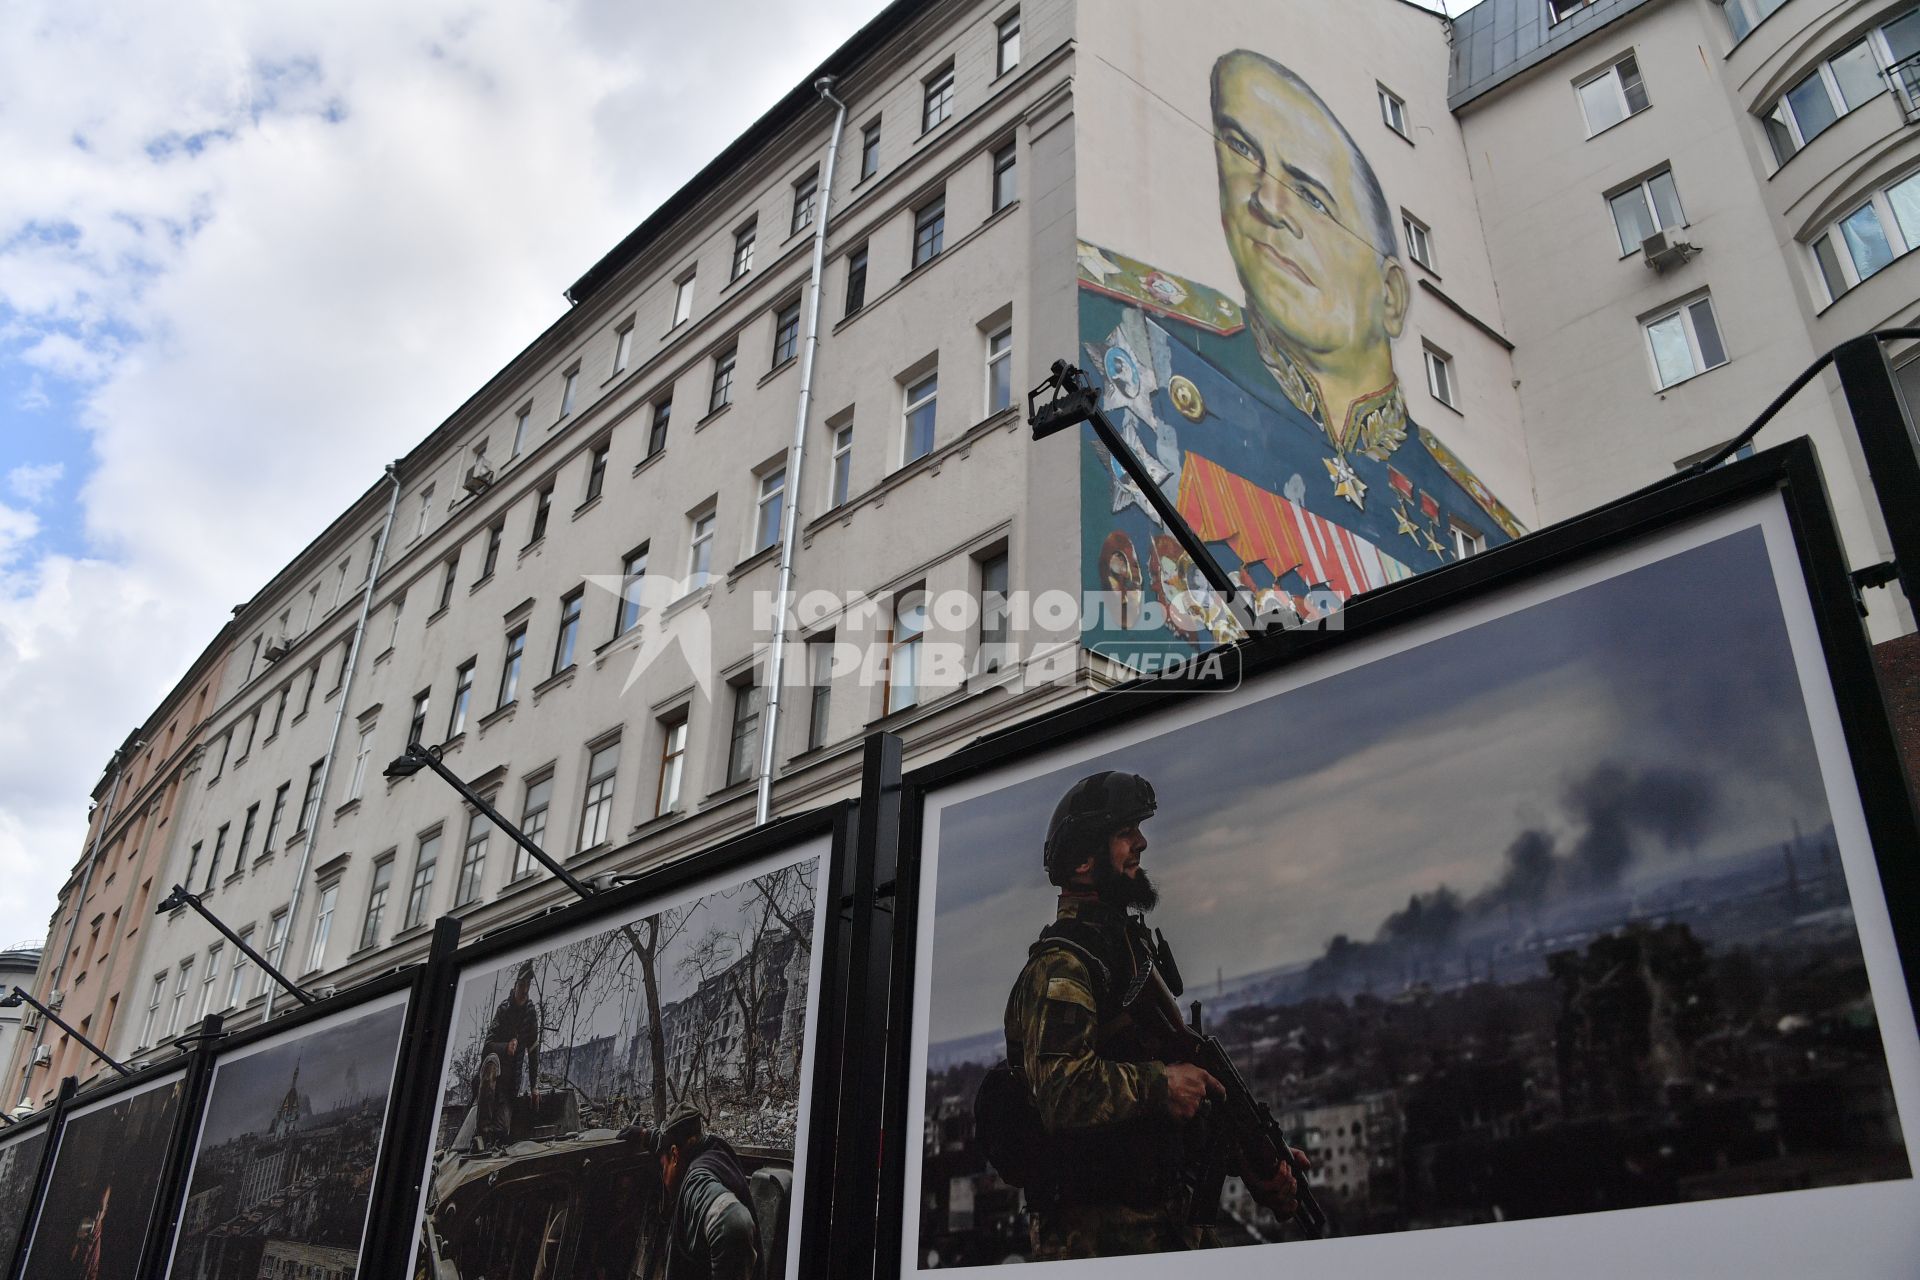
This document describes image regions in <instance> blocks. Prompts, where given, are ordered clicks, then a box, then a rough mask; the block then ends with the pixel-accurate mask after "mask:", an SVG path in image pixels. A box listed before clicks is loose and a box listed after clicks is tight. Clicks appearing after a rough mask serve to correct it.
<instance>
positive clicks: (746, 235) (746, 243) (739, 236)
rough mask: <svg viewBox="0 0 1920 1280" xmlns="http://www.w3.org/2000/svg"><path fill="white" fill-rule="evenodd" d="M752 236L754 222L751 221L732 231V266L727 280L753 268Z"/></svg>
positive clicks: (738, 276)
mask: <svg viewBox="0 0 1920 1280" xmlns="http://www.w3.org/2000/svg"><path fill="white" fill-rule="evenodd" d="M753 236H754V224H753V223H751V222H749V223H748V224H747V225H746V226H744V227H742V228H740V229H739V230H738V231H736V232H734V233H733V267H732V273H731V274H730V275H729V276H728V277H727V279H728V281H729V282H731V281H734V280H738V279H739V278H740V277H741V276H743V275H745V274H747V272H749V271H751V270H753Z"/></svg>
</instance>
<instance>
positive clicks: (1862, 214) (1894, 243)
mask: <svg viewBox="0 0 1920 1280" xmlns="http://www.w3.org/2000/svg"><path fill="white" fill-rule="evenodd" d="M1811 248H1812V250H1813V257H1814V263H1815V265H1816V266H1817V267H1818V268H1819V271H1820V278H1821V282H1822V283H1823V284H1825V286H1826V289H1827V298H1828V299H1829V300H1830V301H1831V300H1835V299H1838V298H1839V297H1840V295H1841V294H1843V293H1845V292H1846V291H1847V290H1849V289H1851V288H1853V287H1854V286H1855V285H1857V284H1859V283H1860V282H1861V281H1863V280H1865V279H1867V278H1868V277H1870V276H1872V275H1875V274H1876V273H1878V272H1879V271H1880V269H1881V268H1882V267H1885V266H1887V265H1888V264H1890V263H1891V262H1892V261H1893V260H1894V259H1895V258H1898V257H1900V256H1901V255H1902V254H1905V253H1908V252H1911V251H1912V250H1913V249H1915V248H1920V173H1916V174H1913V175H1910V176H1909V177H1907V178H1904V179H1902V180H1901V181H1899V182H1896V183H1894V184H1893V185H1892V186H1891V187H1888V188H1887V189H1886V190H1884V191H1878V192H1875V193H1874V195H1873V196H1872V198H1871V199H1869V200H1868V201H1867V202H1866V203H1865V204H1863V205H1861V206H1860V207H1859V208H1857V209H1855V210H1853V211H1852V212H1851V213H1849V214H1847V215H1846V216H1845V217H1843V218H1841V219H1840V220H1839V221H1838V222H1835V223H1833V224H1831V226H1829V227H1828V228H1827V229H1825V230H1823V231H1822V232H1821V233H1820V235H1819V236H1817V237H1816V238H1815V239H1814V241H1813V243H1812V246H1811Z"/></svg>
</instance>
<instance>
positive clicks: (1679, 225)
mask: <svg viewBox="0 0 1920 1280" xmlns="http://www.w3.org/2000/svg"><path fill="white" fill-rule="evenodd" d="M1662 176H1664V177H1665V178H1666V179H1667V181H1668V183H1669V184H1670V185H1671V186H1672V187H1673V203H1674V205H1675V207H1676V208H1677V209H1678V211H1679V214H1680V220H1679V221H1678V222H1676V223H1674V224H1672V225H1671V226H1669V225H1667V223H1666V222H1665V221H1663V215H1662V214H1661V212H1660V201H1659V199H1658V198H1657V197H1656V196H1655V194H1654V190H1653V184H1654V182H1655V181H1656V180H1657V179H1659V178H1661V177H1662ZM1636 193H1637V194H1638V195H1639V197H1640V202H1641V208H1642V209H1643V210H1645V212H1646V214H1647V221H1648V225H1649V226H1651V227H1652V228H1653V229H1652V230H1651V231H1649V232H1648V233H1647V234H1648V235H1659V234H1660V233H1661V232H1664V231H1679V230H1681V229H1683V228H1685V227H1687V226H1690V225H1691V224H1690V223H1689V222H1688V221H1687V204H1686V201H1684V200H1682V199H1681V198H1680V183H1679V182H1678V180H1676V179H1675V178H1674V176H1673V166H1672V165H1670V164H1666V165H1661V166H1660V167H1659V168H1657V169H1655V170H1653V171H1652V172H1651V173H1648V174H1645V175H1644V176H1642V177H1640V178H1637V179H1635V180H1634V181H1632V182H1630V183H1628V184H1626V185H1625V186H1622V187H1615V188H1613V189H1612V190H1611V191H1608V192H1607V193H1606V194H1605V195H1604V196H1602V197H1601V198H1602V199H1604V200H1605V201H1606V202H1607V216H1608V217H1610V218H1612V219H1613V230H1614V235H1615V236H1616V237H1617V238H1618V240H1619V244H1620V256H1621V257H1622V258H1630V257H1632V256H1634V255H1635V254H1637V253H1639V252H1640V250H1641V245H1644V244H1645V243H1646V238H1645V237H1644V236H1643V237H1642V238H1641V240H1640V242H1639V243H1638V244H1635V245H1634V246H1633V247H1632V248H1630V249H1629V248H1628V247H1627V235H1626V228H1625V227H1624V226H1622V225H1621V222H1620V209H1619V202H1620V201H1621V200H1622V199H1624V198H1625V197H1627V196H1628V195H1632V194H1636Z"/></svg>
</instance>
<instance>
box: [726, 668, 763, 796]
mask: <svg viewBox="0 0 1920 1280" xmlns="http://www.w3.org/2000/svg"><path fill="white" fill-rule="evenodd" d="M765 697H766V692H765V690H763V689H762V688H761V687H760V682H759V681H758V680H756V679H754V678H753V677H751V676H749V677H748V678H747V679H745V680H742V681H741V682H740V683H738V684H736V685H734V686H733V736H732V739H731V740H730V741H729V742H728V744H727V785H728V786H730V787H731V786H734V785H736V784H737V783H742V782H745V781H747V779H749V778H751V777H753V776H755V774H756V773H757V772H758V771H759V768H760V711H761V707H762V704H763V702H764V700H765Z"/></svg>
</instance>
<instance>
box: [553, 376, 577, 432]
mask: <svg viewBox="0 0 1920 1280" xmlns="http://www.w3.org/2000/svg"><path fill="white" fill-rule="evenodd" d="M560 377H561V383H560V417H561V418H564V417H566V416H567V415H568V414H570V413H572V412H573V398H574V396H575V395H576V394H577V393H578V392H579V390H580V366H579V365H577V364H576V365H574V366H573V367H572V368H570V369H568V370H567V371H566V372H565V373H563V374H561V375H560ZM559 420H560V419H559V418H556V419H554V421H556V422H558V421H559Z"/></svg>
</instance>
